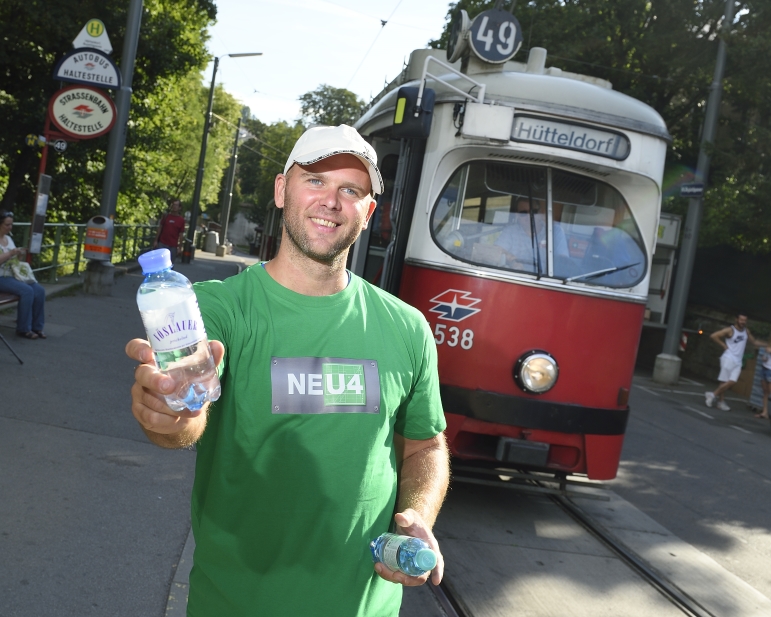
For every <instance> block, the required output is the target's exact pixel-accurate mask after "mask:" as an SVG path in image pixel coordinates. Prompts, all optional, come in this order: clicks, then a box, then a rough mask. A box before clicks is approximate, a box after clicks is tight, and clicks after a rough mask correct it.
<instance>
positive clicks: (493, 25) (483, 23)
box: [469, 9, 522, 64]
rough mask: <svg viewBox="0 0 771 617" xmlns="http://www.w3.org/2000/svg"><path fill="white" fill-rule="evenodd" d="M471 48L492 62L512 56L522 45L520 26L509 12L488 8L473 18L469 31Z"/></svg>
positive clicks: (497, 62) (508, 58)
mask: <svg viewBox="0 0 771 617" xmlns="http://www.w3.org/2000/svg"><path fill="white" fill-rule="evenodd" d="M469 42H470V43H471V49H473V50H474V53H475V54H476V55H477V56H479V57H480V58H481V59H482V60H486V61H487V62H491V63H493V64H500V63H502V62H506V61H507V60H510V59H511V58H513V57H514V54H516V53H517V51H519V48H520V46H521V45H522V28H521V27H520V25H519V22H518V21H517V18H516V17H514V16H513V15H512V14H511V13H508V12H506V11H503V10H501V9H490V10H488V11H484V12H483V13H480V14H479V15H477V16H476V17H475V18H474V22H473V23H472V24H471V31H470V32H469Z"/></svg>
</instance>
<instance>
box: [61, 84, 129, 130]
mask: <svg viewBox="0 0 771 617" xmlns="http://www.w3.org/2000/svg"><path fill="white" fill-rule="evenodd" d="M48 113H49V115H50V116H51V122H53V123H54V125H56V128H58V129H59V130H60V131H61V132H62V133H64V134H65V135H68V136H70V137H75V138H76V139H93V138H94V137H99V136H101V135H104V134H105V133H108V132H109V131H110V129H111V128H112V126H113V124H115V117H116V112H115V104H114V103H113V102H112V99H111V98H110V97H109V96H107V94H106V93H105V92H102V91H101V90H97V89H96V88H90V87H89V86H70V87H69V88H64V89H62V90H59V91H58V92H57V93H56V94H54V96H53V97H51V101H50V103H49V104H48Z"/></svg>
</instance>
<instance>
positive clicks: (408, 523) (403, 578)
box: [375, 508, 444, 587]
mask: <svg viewBox="0 0 771 617" xmlns="http://www.w3.org/2000/svg"><path fill="white" fill-rule="evenodd" d="M394 521H396V531H395V533H398V534H399V535H403V536H412V537H414V538H420V539H421V540H423V541H424V542H426V544H428V546H429V548H430V549H431V550H433V551H434V552H435V553H436V567H435V568H434V569H433V570H431V572H426V573H425V574H424V575H423V576H409V575H407V574H404V572H394V571H392V570H390V569H388V567H386V565H385V564H384V563H377V564H375V571H376V572H377V573H378V574H379V575H380V577H381V578H384V579H385V580H387V581H390V582H392V583H398V584H399V585H404V586H405V587H417V586H419V585H422V584H423V583H425V582H426V581H427V580H428V577H429V575H431V582H432V583H433V584H434V585H438V584H439V583H441V582H442V576H443V575H444V558H443V557H442V553H441V551H440V550H439V543H438V542H437V541H436V538H435V537H434V534H433V533H432V532H431V528H430V527H429V526H428V525H427V524H426V523H425V521H424V520H423V518H422V517H421V516H420V514H418V513H417V512H416V511H415V510H413V509H412V508H407V509H406V510H405V511H404V512H398V513H397V514H396V515H394Z"/></svg>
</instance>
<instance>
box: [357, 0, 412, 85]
mask: <svg viewBox="0 0 771 617" xmlns="http://www.w3.org/2000/svg"><path fill="white" fill-rule="evenodd" d="M402 1H403V0H399V2H397V3H396V6H395V7H394V10H393V11H391V15H390V16H389V17H388V19H381V20H380V30H379V31H378V33H377V36H376V37H375V38H374V39H372V44H371V45H370V46H369V49H368V50H367V51H366V53H365V54H364V57H363V58H362V59H361V62H360V63H359V66H357V67H356V70H355V71H354V72H353V75H351V78H350V79H349V80H348V83H347V84H346V85H345V87H346V89H347V88H348V87H349V86H350V85H351V82H352V81H353V80H354V78H355V77H356V75H357V74H358V72H359V69H361V67H362V65H363V64H364V62H365V61H366V60H367V57H368V56H369V52H371V51H372V48H373V47H374V46H375V43H377V40H378V39H379V38H380V35H381V34H383V30H385V27H386V25H387V24H388V22H389V21H390V20H391V17H393V16H394V13H396V10H397V9H398V8H399V6H400V5H401V3H402Z"/></svg>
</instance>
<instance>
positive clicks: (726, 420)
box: [632, 372, 771, 431]
mask: <svg viewBox="0 0 771 617" xmlns="http://www.w3.org/2000/svg"><path fill="white" fill-rule="evenodd" d="M718 385H719V383H718V382H717V380H706V379H702V380H698V379H690V378H688V377H682V376H681V377H680V380H679V381H678V383H677V385H674V386H671V385H663V384H659V383H656V382H655V381H653V378H652V376H651V374H650V373H648V372H637V373H635V376H634V380H633V382H632V387H633V388H640V389H642V390H646V391H648V392H650V393H652V394H654V395H655V396H659V397H663V398H666V399H668V400H671V401H675V402H677V403H679V404H680V405H681V406H682V407H684V408H685V409H688V410H689V411H691V412H693V413H695V414H698V415H700V416H702V417H704V418H707V419H708V420H714V421H715V422H720V423H722V424H727V425H729V426H733V427H734V428H737V429H738V430H740V431H741V430H745V431H746V430H751V431H757V430H759V429H763V430H766V429H768V428H769V427H771V424H769V421H768V420H765V419H759V418H756V417H755V415H754V414H755V410H753V409H752V408H751V407H750V405H749V401H748V400H747V399H746V398H742V397H739V396H737V395H736V394H734V393H733V392H732V391H731V390H729V391H728V392H727V393H726V395H725V402H726V403H727V404H728V406H729V407H730V408H731V409H730V411H720V410H719V409H717V408H716V407H707V405H706V404H705V402H704V393H705V392H708V391H709V392H711V391H713V390H714V389H715V388H717V386H718ZM632 413H634V409H632Z"/></svg>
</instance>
